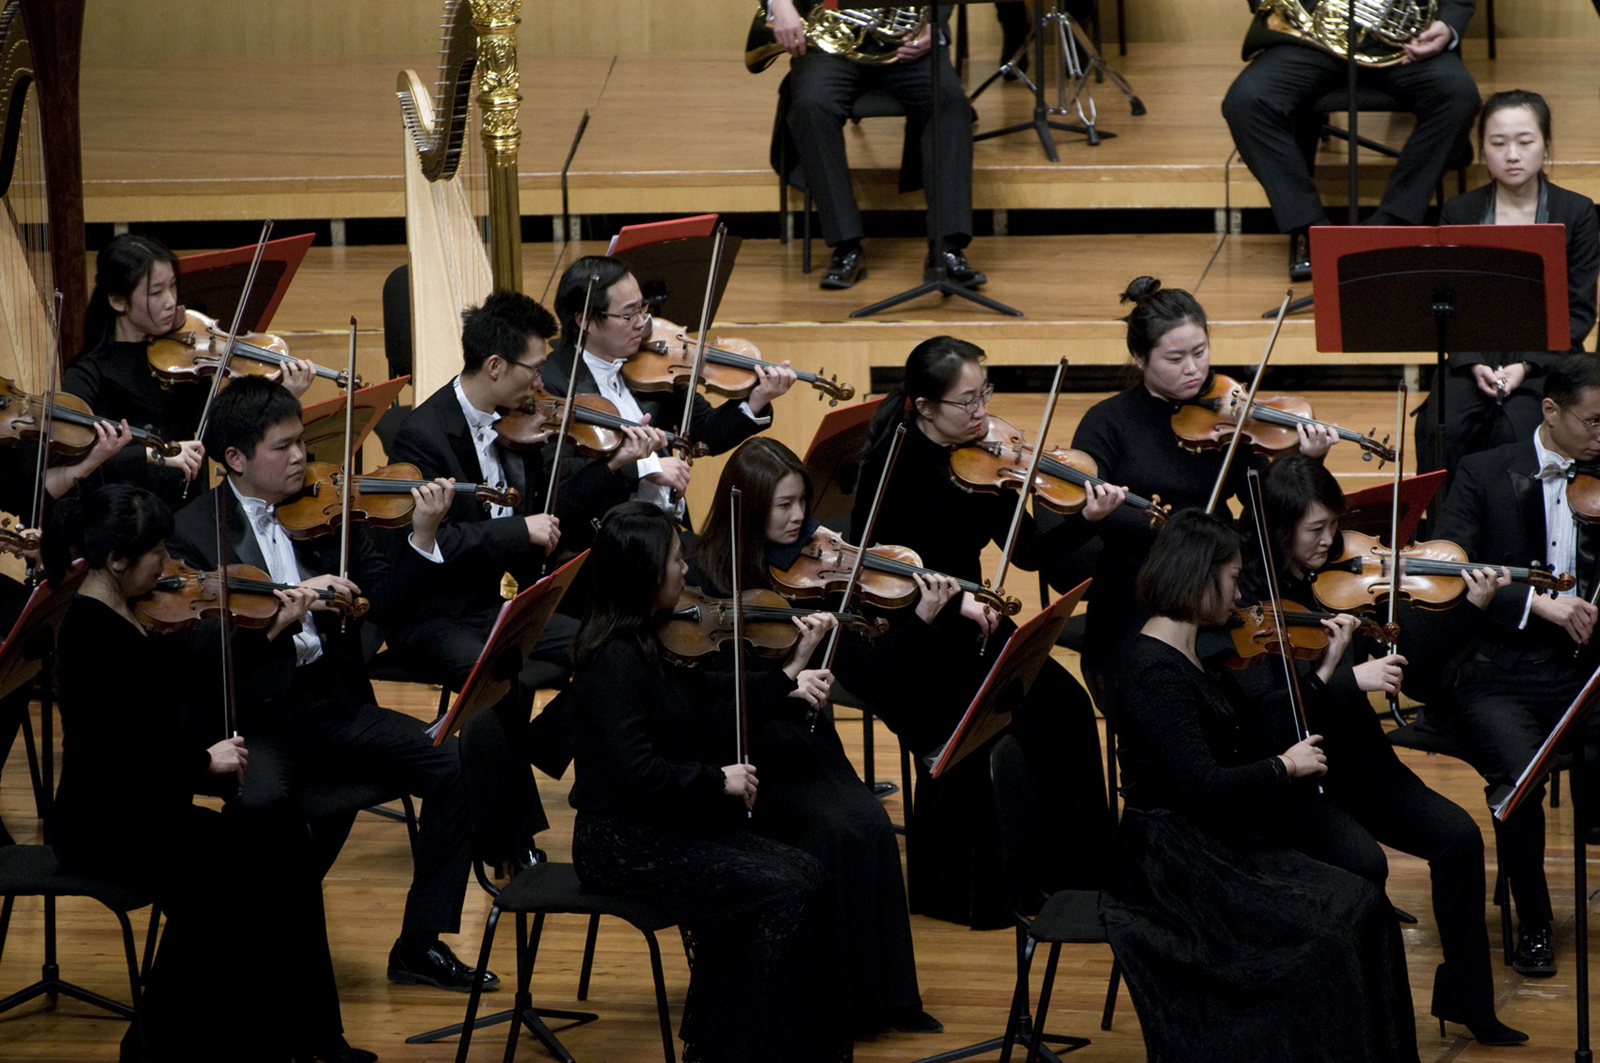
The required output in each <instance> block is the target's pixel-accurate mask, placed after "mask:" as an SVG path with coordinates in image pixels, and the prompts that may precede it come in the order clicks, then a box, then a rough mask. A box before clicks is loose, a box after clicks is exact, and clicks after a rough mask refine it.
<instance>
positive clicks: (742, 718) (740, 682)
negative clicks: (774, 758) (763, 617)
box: [728, 487, 752, 819]
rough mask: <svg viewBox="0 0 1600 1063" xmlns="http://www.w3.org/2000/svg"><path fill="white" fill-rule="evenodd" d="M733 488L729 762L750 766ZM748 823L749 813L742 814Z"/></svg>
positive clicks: (730, 490)
mask: <svg viewBox="0 0 1600 1063" xmlns="http://www.w3.org/2000/svg"><path fill="white" fill-rule="evenodd" d="M741 500H742V495H741V494H740V491H739V489H738V488H737V487H730V488H728V523H729V533H728V546H729V548H730V549H729V551H728V554H729V556H730V557H732V558H733V576H732V585H733V760H734V763H735V764H748V763H750V702H749V695H748V693H747V692H746V690H745V685H744V670H745V650H744V593H743V588H742V587H741V586H740V580H739V504H740V501H741ZM744 814H745V818H746V819H749V818H750V817H751V815H752V810H751V809H749V808H746V809H745V810H744Z"/></svg>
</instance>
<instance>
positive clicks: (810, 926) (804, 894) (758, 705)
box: [571, 502, 850, 1063]
mask: <svg viewBox="0 0 1600 1063" xmlns="http://www.w3.org/2000/svg"><path fill="white" fill-rule="evenodd" d="M588 567H589V568H590V569H591V570H592V571H593V573H594V577H593V583H592V585H591V587H590V591H589V595H588V602H587V605H588V608H587V611H586V613H585V615H584V619H583V626H582V627H581V628H580V629H579V631H578V637H577V641H576V644H575V646H574V652H573V656H574V660H575V662H576V665H577V668H576V671H575V673H574V675H573V683H572V691H571V697H572V699H573V703H574V704H573V710H574V711H573V716H574V719H576V720H577V735H576V760H575V767H576V773H577V777H576V779H575V781H574V783H573V787H572V795H571V802H572V805H573V807H574V808H576V809H577V810H578V814H577V819H576V820H575V822H574V825H573V839H572V859H573V863H574V864H575V865H576V867H577V870H578V875H579V877H580V878H581V879H582V880H583V882H584V883H585V885H588V886H590V887H592V888H595V889H600V890H605V891H608V892H612V893H620V894H624V895H629V896H638V897H640V898H641V899H647V900H648V901H649V902H650V903H651V904H652V905H653V906H655V907H657V908H659V909H661V910H662V911H664V912H666V913H667V914H669V915H670V916H671V917H672V918H673V919H674V920H676V921H677V922H678V924H679V925H680V926H681V927H682V928H683V932H684V936H685V939H686V940H687V942H688V943H689V948H690V956H691V962H690V982H689V994H688V997H687V999H686V1000H685V1003H684V1013H683V1022H682V1025H681V1026H680V1029H679V1033H680V1036H681V1037H682V1038H683V1041H684V1058H685V1059H697V1060H703V1061H705V1063H723V1061H729V1063H732V1061H742V1060H749V1059H768V1060H796V1061H824V1060H838V1059H847V1058H849V1056H850V1039H849V1035H848V1032H847V1031H846V1030H845V1028H844V1025H843V1024H842V1023H838V1022H836V1021H832V1016H831V1015H830V1011H831V1010H832V1009H833V1008H834V1007H835V1006H836V1005H838V1004H840V1003H842V1002H841V1001H836V1000H835V999H834V997H835V995H836V993H837V992H838V990H839V988H840V987H836V986H834V985H833V984H832V983H831V981H830V980H829V979H828V978H827V977H826V976H825V972H824V971H823V969H822V968H821V967H820V966H819V965H818V963H817V960H816V958H815V957H816V942H815V940H814V939H815V936H816V933H817V927H818V926H819V919H820V918H821V913H820V912H819V910H818V908H819V906H820V905H823V904H825V903H826V897H825V894H824V892H823V882H824V879H825V877H826V872H825V871H824V869H823V867H822V865H821V864H820V863H818V862H817V860H816V859H815V858H813V857H811V856H810V855H808V854H806V853H804V852H802V851H801V850H799V849H796V848H794V847H792V846H789V845H785V844H783V843H781V842H777V841H773V840H771V839H769V838H765V837H763V836H761V835H760V834H758V833H756V832H755V831H753V830H751V829H750V826H749V824H750V817H749V813H751V812H752V811H753V810H754V809H755V808H756V807H758V805H759V802H758V801H757V771H758V768H759V765H758V764H750V763H742V762H740V761H738V760H736V759H735V755H734V754H735V750H734V743H733V737H734V718H733V698H732V695H731V677H729V676H727V675H725V674H723V675H718V674H711V673H708V672H707V670H706V669H705V668H686V667H681V666H679V665H675V664H673V663H672V662H670V661H669V660H667V659H666V657H665V655H664V653H663V650H662V646H661V642H660V639H659V638H658V636H657V634H656V620H657V615H658V614H659V613H661V612H662V611H663V610H669V609H671V608H673V607H674V606H676V605H677V602H678V598H679V595H680V594H681V593H682V591H683V587H684V574H685V572H686V571H687V566H686V565H685V563H684V561H683V554H682V547H681V545H680V543H679V540H678V531H677V528H676V526H675V525H674V523H673V521H672V518H671V517H669V516H668V515H667V514H666V513H664V512H662V510H661V509H660V508H658V507H656V506H654V505H652V504H650V503H648V502H627V503H624V504H622V505H620V506H617V507H615V508H613V509H612V510H611V511H610V512H609V513H607V514H606V516H605V518H604V519H603V520H602V521H601V523H600V527H599V530H598V531H597V532H596V534H595V540H594V545H593V546H592V547H591V552H590V555H589V561H588ZM828 626H829V625H827V624H824V623H820V622H811V623H804V624H802V628H803V634H802V635H801V637H800V638H799V639H798V642H797V645H796V648H795V651H794V654H793V655H792V656H791V657H790V658H789V660H788V661H787V662H785V664H784V666H783V667H782V668H777V669H772V670H770V671H764V672H761V673H757V674H754V675H752V676H751V677H750V682H749V684H748V692H749V704H750V713H751V716H750V719H751V730H752V731H754V730H756V729H757V728H758V727H759V726H760V722H761V721H763V720H766V719H768V718H771V717H784V716H788V717H790V718H792V719H801V718H803V717H804V715H805V712H806V710H807V708H808V707H814V706H816V705H818V704H820V702H821V700H822V698H823V697H824V696H825V693H826V684H825V682H822V681H821V679H820V677H818V676H817V675H816V674H815V673H806V672H805V669H804V665H805V661H806V659H807V658H808V657H809V656H810V655H811V652H812V650H813V649H815V648H816V644H817V641H818V640H819V639H820V638H821V636H822V634H823V633H824V632H825V631H826V630H827V629H828Z"/></svg>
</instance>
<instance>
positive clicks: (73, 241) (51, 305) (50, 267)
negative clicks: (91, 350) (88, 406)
mask: <svg viewBox="0 0 1600 1063" xmlns="http://www.w3.org/2000/svg"><path fill="white" fill-rule="evenodd" d="M82 39H83V0H8V2H6V3H5V6H4V8H3V9H0V108H3V111H0V119H3V126H0V203H3V204H4V210H3V211H0V376H5V377H9V378H10V379H12V380H13V381H15V382H16V383H17V384H18V385H19V386H21V387H22V388H24V389H25V390H28V391H30V392H34V393H38V392H40V391H42V390H44V388H45V387H47V386H48V385H49V384H50V383H52V382H53V381H54V380H55V378H56V376H57V375H58V373H59V370H60V366H59V365H58V364H57V360H56V349H57V343H58V339H59V344H60V349H61V350H62V351H63V352H64V353H65V354H66V355H67V356H68V357H70V356H71V355H74V354H76V353H77V351H78V347H79V346H80V345H81V343H82V339H83V335H82V334H83V321H82V315H83V307H84V306H85V304H87V302H88V300H89V295H88V291H87V288H86V285H85V283H84V237H83V162H82V157H81V154H80V149H79V135H78V61H79V54H80V51H81V47H82ZM58 291H59V292H60V293H61V296H62V307H63V312H62V313H61V315H60V317H61V321H60V322H59V323H58V322H57V321H56V317H57V315H56V302H55V293H56V292H58ZM58 325H59V331H60V335H59V337H58V335H57V330H58Z"/></svg>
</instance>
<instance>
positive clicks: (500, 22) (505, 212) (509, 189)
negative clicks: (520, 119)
mask: <svg viewBox="0 0 1600 1063" xmlns="http://www.w3.org/2000/svg"><path fill="white" fill-rule="evenodd" d="M521 9H522V0H472V26H473V28H474V29H475V30H477V31H478V109H479V114H480V115H481V117H482V125H483V151H484V155H485V156H486V157H487V169H488V180H489V271H490V273H491V274H492V275H493V277H494V286H495V287H496V288H504V289H507V290H508V291H514V292H520V291H521V290H522V206H521V200H520V197H519V194H518V188H517V148H518V146H519V145H520V144H521V142H522V132H521V130H519V129H518V128H517V105H518V104H520V103H521V102H522V78H521V76H520V75H519V74H518V73H517V24H518V23H520V22H521V21H522V18H521Z"/></svg>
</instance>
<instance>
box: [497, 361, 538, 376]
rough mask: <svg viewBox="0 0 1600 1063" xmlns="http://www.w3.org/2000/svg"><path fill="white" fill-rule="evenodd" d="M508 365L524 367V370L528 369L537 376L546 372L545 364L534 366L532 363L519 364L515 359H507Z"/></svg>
mask: <svg viewBox="0 0 1600 1063" xmlns="http://www.w3.org/2000/svg"><path fill="white" fill-rule="evenodd" d="M506 364H507V365H520V366H522V368H524V369H526V370H527V371H528V372H530V373H532V374H534V375H535V376H537V375H539V374H540V373H542V372H544V366H543V364H540V365H534V364H533V363H532V362H519V361H517V360H516V359H515V358H507V359H506Z"/></svg>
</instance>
